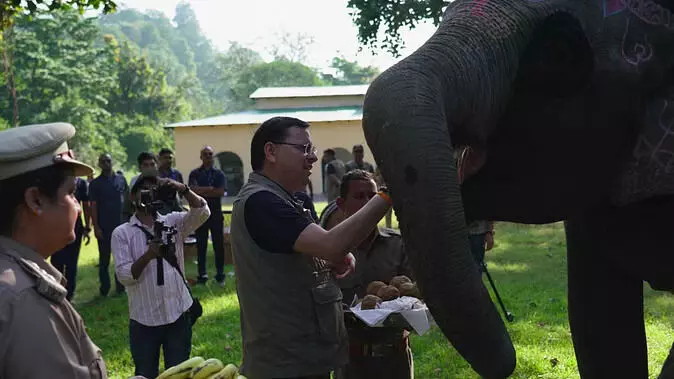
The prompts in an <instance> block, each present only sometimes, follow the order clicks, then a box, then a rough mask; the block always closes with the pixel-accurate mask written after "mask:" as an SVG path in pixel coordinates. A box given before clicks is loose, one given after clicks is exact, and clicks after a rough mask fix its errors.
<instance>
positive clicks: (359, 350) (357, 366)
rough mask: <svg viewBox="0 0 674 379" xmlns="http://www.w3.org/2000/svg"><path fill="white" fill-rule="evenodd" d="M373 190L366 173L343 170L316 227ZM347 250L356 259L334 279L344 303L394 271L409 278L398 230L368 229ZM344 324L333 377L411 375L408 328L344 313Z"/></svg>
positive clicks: (350, 208) (358, 203)
mask: <svg viewBox="0 0 674 379" xmlns="http://www.w3.org/2000/svg"><path fill="white" fill-rule="evenodd" d="M376 192H377V185H376V183H375V181H374V178H373V176H372V174H371V173H369V172H368V171H364V170H359V169H356V170H352V171H349V172H348V173H347V174H346V175H344V177H342V184H341V187H340V196H339V197H338V198H337V200H336V201H335V202H334V204H331V205H330V206H328V211H326V212H325V213H324V214H323V218H322V220H321V222H322V226H323V227H325V228H326V229H329V228H330V227H331V225H335V224H334V223H333V221H332V220H331V218H332V217H331V216H332V215H333V214H334V213H335V212H334V211H335V210H337V209H340V210H341V211H342V214H344V216H345V217H346V219H348V218H349V216H350V215H352V214H354V213H355V212H357V211H358V210H359V209H361V208H362V207H363V205H365V204H366V203H367V202H368V201H369V200H370V199H371V198H372V197H373V196H374V195H375V194H376ZM352 253H353V255H354V256H355V257H356V262H358V264H357V265H356V271H355V272H354V273H353V274H351V275H349V276H346V277H344V278H341V279H339V281H338V283H339V286H340V288H341V289H342V294H343V301H344V302H345V303H347V304H351V302H352V301H353V299H354V295H355V296H358V298H359V299H361V298H363V297H364V296H365V295H366V289H367V286H368V284H370V283H371V282H373V281H376V280H379V281H382V282H385V283H389V282H390V281H391V279H393V277H394V276H398V275H406V276H407V277H409V278H412V279H413V278H414V275H413V274H412V270H411V268H410V265H409V262H408V259H407V254H406V253H405V249H404V247H403V241H402V238H401V236H400V233H398V232H397V231H395V230H393V229H389V228H380V227H374V228H373V229H372V232H371V233H370V235H369V237H368V238H366V239H365V240H364V241H363V242H362V243H361V244H360V245H359V246H358V247H357V248H356V249H355V250H353V251H352ZM344 322H345V324H346V327H347V331H348V334H349V345H350V349H349V363H348V364H347V365H346V366H345V367H343V368H341V369H340V370H337V371H336V376H335V378H339V379H356V378H399V379H409V378H414V362H413V359H412V350H411V349H410V347H409V340H408V336H409V332H407V331H406V330H403V329H399V328H389V327H384V328H370V327H367V326H365V325H363V324H362V323H360V322H358V321H357V320H356V319H355V318H349V317H345V319H344Z"/></svg>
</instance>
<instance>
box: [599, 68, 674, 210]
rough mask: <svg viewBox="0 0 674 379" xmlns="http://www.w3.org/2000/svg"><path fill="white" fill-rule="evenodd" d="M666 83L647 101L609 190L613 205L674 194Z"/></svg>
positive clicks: (672, 97) (671, 99)
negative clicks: (615, 180)
mask: <svg viewBox="0 0 674 379" xmlns="http://www.w3.org/2000/svg"><path fill="white" fill-rule="evenodd" d="M671 71H672V70H670V72H671ZM669 79H672V78H669ZM667 83H668V85H667V88H666V90H665V91H663V92H661V93H659V94H656V95H654V96H652V97H651V100H650V101H648V103H647V104H646V108H645V111H644V115H643V117H642V119H641V120H640V122H639V123H640V125H639V126H640V127H639V128H638V130H639V132H638V134H637V137H636V143H635V145H634V148H633V149H632V151H631V154H630V155H629V156H628V157H627V164H626V165H625V168H624V170H623V172H622V175H621V176H620V179H619V182H618V184H617V186H614V191H613V192H612V201H613V203H614V204H615V205H621V206H622V205H627V204H630V203H634V202H637V201H640V200H644V199H647V198H650V197H654V196H663V195H674V84H673V83H672V80H667Z"/></svg>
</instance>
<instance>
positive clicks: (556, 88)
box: [513, 12, 594, 97]
mask: <svg viewBox="0 0 674 379" xmlns="http://www.w3.org/2000/svg"><path fill="white" fill-rule="evenodd" d="M593 71H594V54H593V51H592V47H591V46H590V43H589V41H588V40H587V37H586V35H585V31H584V30H583V28H582V26H581V24H580V22H578V20H577V19H576V18H575V17H573V16H572V15H571V14H569V13H566V12H557V13H554V14H552V15H550V16H548V17H547V18H545V19H544V20H543V21H542V22H541V23H540V24H539V25H538V26H537V27H536V29H535V30H534V32H533V34H532V39H531V41H530V42H529V44H528V45H527V48H526V50H525V51H524V53H523V54H522V56H521V57H520V63H519V68H518V72H517V78H516V80H515V83H514V86H513V89H514V92H515V93H516V94H518V93H519V94H525V95H527V96H536V97H540V96H544V97H568V96H573V95H574V94H577V93H578V92H580V91H581V90H583V89H584V88H585V87H586V86H587V85H589V84H590V81H591V79H592V75H593Z"/></svg>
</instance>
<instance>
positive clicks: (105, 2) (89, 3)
mask: <svg viewBox="0 0 674 379" xmlns="http://www.w3.org/2000/svg"><path fill="white" fill-rule="evenodd" d="M116 7H117V4H116V3H115V1H113V0H51V1H49V0H6V1H1V2H0V30H4V29H5V28H7V27H9V26H10V25H11V23H12V20H13V18H14V17H15V16H16V15H18V14H28V15H30V14H35V13H38V12H42V11H44V10H49V11H55V10H59V9H61V10H69V9H73V8H76V9H78V10H79V12H80V13H82V12H84V10H85V9H87V8H93V9H100V8H103V12H104V13H110V12H112V11H114V10H115V9H116Z"/></svg>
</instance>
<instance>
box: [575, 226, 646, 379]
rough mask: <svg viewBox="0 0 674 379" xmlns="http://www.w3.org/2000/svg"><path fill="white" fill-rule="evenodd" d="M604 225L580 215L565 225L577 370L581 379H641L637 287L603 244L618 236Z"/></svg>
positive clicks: (639, 282)
mask: <svg viewBox="0 0 674 379" xmlns="http://www.w3.org/2000/svg"><path fill="white" fill-rule="evenodd" d="M605 220H606V219H605V217H602V215H597V214H584V215H582V216H580V217H574V218H570V219H569V220H568V221H567V222H566V235H567V251H568V301H569V305H568V306H569V324H570V327H571V334H572V338H573V346H574V350H575V353H576V361H577V363H578V370H579V372H580V377H581V378H583V379H604V378H631V379H642V378H644V379H646V378H648V355H647V347H646V331H645V327H644V308H643V282H642V280H641V279H639V278H638V277H634V276H632V275H630V273H628V272H626V271H625V270H624V269H623V268H622V266H621V265H618V264H616V262H615V261H614V260H613V259H612V258H611V255H613V254H618V255H623V254H626V252H621V251H615V250H614V249H615V248H616V245H615V244H613V243H609V241H612V240H614V239H616V238H620V236H617V235H615V234H613V233H612V231H611V229H610V228H608V227H607V224H606V223H605V222H604V221H605ZM623 238H624V237H623ZM618 246H619V245H618ZM609 247H610V248H609ZM618 248H619V247H618ZM632 253H635V252H632Z"/></svg>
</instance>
